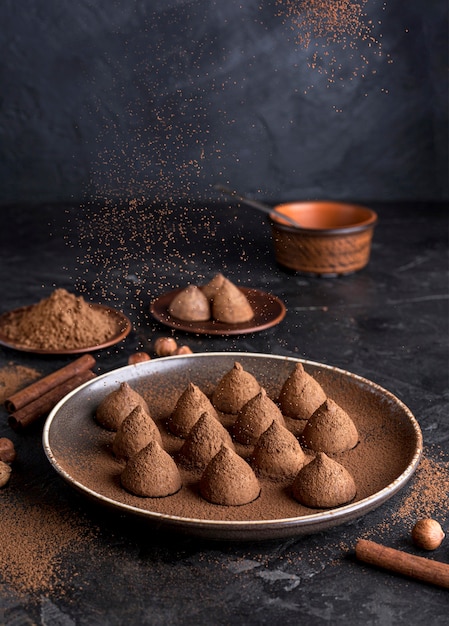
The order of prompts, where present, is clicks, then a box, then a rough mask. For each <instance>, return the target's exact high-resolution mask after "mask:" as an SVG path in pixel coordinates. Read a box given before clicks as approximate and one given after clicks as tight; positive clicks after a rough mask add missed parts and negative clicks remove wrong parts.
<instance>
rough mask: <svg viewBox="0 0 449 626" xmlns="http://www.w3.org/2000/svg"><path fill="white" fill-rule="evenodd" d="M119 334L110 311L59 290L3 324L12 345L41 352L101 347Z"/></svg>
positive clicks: (16, 313)
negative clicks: (99, 345) (100, 345)
mask: <svg viewBox="0 0 449 626" xmlns="http://www.w3.org/2000/svg"><path fill="white" fill-rule="evenodd" d="M118 330H119V329H118V328H117V321H116V319H115V318H114V317H113V316H111V315H110V314H109V312H108V310H107V309H99V308H96V307H93V306H92V305H91V304H88V303H87V302H86V301H85V300H84V298H83V297H82V296H75V295H74V294H71V293H69V292H68V291H66V290H65V289H56V290H55V291H54V292H53V293H52V294H51V295H50V296H49V297H48V298H45V299H43V300H41V301H40V302H38V303H37V304H34V305H32V306H30V307H24V308H23V309H18V310H17V311H13V312H11V313H9V314H5V315H4V316H3V321H2V332H3V334H4V335H5V336H6V337H7V338H8V339H9V340H10V341H12V342H14V343H16V344H18V345H20V346H24V347H27V348H31V349H33V348H34V349H39V350H57V349H63V350H71V349H77V348H84V347H89V346H94V345H98V344H102V343H104V342H105V341H107V340H108V339H110V338H111V337H113V336H114V335H115V334H116V333H117V332H118Z"/></svg>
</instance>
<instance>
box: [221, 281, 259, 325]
mask: <svg viewBox="0 0 449 626" xmlns="http://www.w3.org/2000/svg"><path fill="white" fill-rule="evenodd" d="M212 317H213V318H214V319H215V320H217V321H218V322H225V323H227V324H239V323H241V322H249V320H251V319H253V317H254V311H253V308H252V306H251V305H250V303H249V301H248V298H247V297H246V296H245V294H244V293H243V291H241V290H240V289H239V288H238V287H237V286H236V285H234V284H233V283H231V281H230V280H228V279H227V278H225V279H224V280H223V283H222V285H221V287H220V289H218V291H217V293H216V294H215V296H214V299H213V302H212Z"/></svg>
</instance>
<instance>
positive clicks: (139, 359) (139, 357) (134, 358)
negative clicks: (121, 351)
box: [128, 352, 151, 365]
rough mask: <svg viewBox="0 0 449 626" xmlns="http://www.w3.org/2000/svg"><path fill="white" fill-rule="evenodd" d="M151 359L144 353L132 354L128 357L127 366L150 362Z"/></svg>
mask: <svg viewBox="0 0 449 626" xmlns="http://www.w3.org/2000/svg"><path fill="white" fill-rule="evenodd" d="M150 360H151V357H150V355H149V354H147V353H146V352H134V354H130V355H129V357H128V365H135V364H136V363H143V362H144V361H150Z"/></svg>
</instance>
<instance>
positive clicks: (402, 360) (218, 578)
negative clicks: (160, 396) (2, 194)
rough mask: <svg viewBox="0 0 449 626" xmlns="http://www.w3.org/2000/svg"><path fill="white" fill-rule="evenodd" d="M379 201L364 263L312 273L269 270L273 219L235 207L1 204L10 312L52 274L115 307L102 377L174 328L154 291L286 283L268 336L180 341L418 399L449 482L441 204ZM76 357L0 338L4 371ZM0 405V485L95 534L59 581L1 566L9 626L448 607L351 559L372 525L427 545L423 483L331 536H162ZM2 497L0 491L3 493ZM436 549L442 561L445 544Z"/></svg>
mask: <svg viewBox="0 0 449 626" xmlns="http://www.w3.org/2000/svg"><path fill="white" fill-rule="evenodd" d="M374 208H377V210H378V213H379V225H378V227H377V229H376V232H375V236H374V241H373V249H372V257H371V261H370V264H369V265H368V267H367V268H365V269H364V270H363V271H361V272H359V273H356V274H353V275H351V276H347V277H341V278H335V279H320V278H313V277H306V276H300V275H295V274H289V273H287V272H284V271H283V270H282V269H280V268H279V267H277V266H276V264H275V262H274V258H273V254H272V249H271V241H270V233H269V228H268V225H267V223H266V222H265V219H264V217H263V216H260V215H259V213H257V212H255V211H253V210H251V209H246V208H243V207H242V208H240V209H238V208H237V207H235V206H229V205H211V206H209V207H207V208H201V207H194V206H187V207H178V208H177V209H176V210H173V209H170V210H167V209H164V210H163V209H162V208H160V207H145V206H141V207H139V208H136V207H134V208H127V209H126V210H125V209H120V210H119V209H115V208H114V207H112V206H110V207H94V206H91V207H89V209H85V210H83V209H80V208H78V207H62V206H61V207H59V206H49V205H45V206H35V207H32V208H25V207H20V206H15V207H10V208H7V209H4V210H3V213H2V216H3V228H2V229H1V231H0V257H1V264H0V284H1V302H0V313H1V312H5V311H8V310H11V309H14V308H17V307H19V306H22V305H26V304H33V303H35V302H37V301H38V300H40V299H41V298H43V297H46V296H48V295H49V294H50V293H51V292H52V291H53V289H54V288H55V287H65V288H67V289H69V290H70V291H72V292H73V291H77V292H80V293H82V294H84V295H85V297H86V298H92V299H93V300H97V301H100V302H106V301H110V302H112V303H113V304H114V306H116V307H118V308H120V309H122V310H123V311H124V312H125V313H127V314H128V315H129V316H130V318H131V319H132V321H133V324H134V328H135V330H134V331H133V332H132V334H131V335H130V336H129V337H128V338H127V339H126V340H125V341H124V342H122V343H121V344H119V345H118V346H116V347H114V348H111V349H107V350H104V351H102V352H100V353H98V354H95V355H94V356H95V357H96V358H97V366H98V368H97V369H98V372H100V373H101V372H107V371H111V370H113V369H114V368H116V367H119V366H122V365H125V364H126V362H127V358H128V356H129V354H131V353H132V352H133V351H134V350H135V349H136V348H138V347H143V348H144V349H147V350H150V351H151V347H152V344H153V342H154V340H155V339H156V338H157V337H158V336H165V335H167V334H171V331H170V330H169V329H166V328H164V327H163V326H161V325H159V324H158V323H156V322H155V321H154V320H152V319H151V318H150V317H149V315H148V314H147V311H148V305H149V303H150V301H151V300H152V299H153V298H154V297H155V296H157V295H159V294H160V293H162V292H164V291H166V290H167V289H170V288H176V287H178V286H183V285H185V284H186V283H187V282H188V281H189V280H192V281H195V280H197V279H198V278H199V277H201V278H202V277H210V276H212V275H213V274H214V273H215V272H217V271H223V272H224V273H225V274H227V275H228V276H229V278H231V280H235V281H239V282H240V283H241V284H243V285H247V286H253V287H258V288H261V289H264V290H266V291H269V292H271V293H274V294H276V295H277V296H278V297H280V298H281V299H282V300H283V301H284V302H285V304H286V307H287V315H286V318H285V319H284V320H283V321H282V323H281V324H279V325H278V326H276V327H274V328H272V329H269V330H267V331H263V332H261V333H254V334H250V335H244V336H240V337H233V338H223V337H203V336H190V335H187V334H184V333H175V337H176V339H177V340H178V342H179V343H187V344H188V345H190V347H191V348H192V350H193V351H194V352H201V351H205V352H210V351H231V350H237V351H243V352H264V353H272V354H282V355H288V356H298V357H304V358H307V359H309V360H314V361H319V362H322V363H327V364H331V365H335V366H338V367H341V368H343V369H346V370H348V371H351V372H353V373H356V374H359V375H361V376H364V377H367V378H369V379H370V380H372V381H374V382H376V383H378V384H380V385H381V386H383V387H385V388H386V389H388V390H389V391H391V392H392V393H394V394H395V395H396V396H397V397H399V398H400V399H401V400H402V401H403V402H404V403H405V404H406V405H407V406H408V407H409V408H410V409H411V410H412V412H413V413H414V415H415V416H416V418H417V419H418V421H419V423H420V425H421V428H422V431H423V436H424V443H425V448H424V458H425V459H427V460H428V461H429V462H432V463H436V464H439V466H440V467H441V472H443V475H444V474H445V475H446V477H447V475H448V471H449V470H448V463H449V421H448V404H449V396H448V390H449V386H448V336H449V333H448V257H447V244H448V241H447V238H448V218H447V207H446V206H442V205H408V204H405V205H385V204H384V205H377V206H376V207H374ZM162 216H163V217H164V219H160V218H161V217H162ZM136 225H137V226H138V228H139V233H138V235H136ZM133 233H134V237H133V239H131V235H132V234H133ZM212 234H213V237H211V235H212ZM123 242H125V244H126V245H121V244H123ZM106 260H109V262H110V266H107V263H106ZM70 360H71V358H69V357H42V356H39V355H33V354H26V353H21V352H16V351H13V350H10V349H6V348H1V349H0V366H1V367H3V366H5V365H7V364H10V363H14V364H21V365H28V366H31V367H34V368H36V369H37V370H39V371H40V372H41V373H49V372H51V371H53V370H54V369H56V368H58V367H60V366H62V365H64V364H65V363H67V362H69V361H70ZM0 410H1V413H2V419H1V422H0V436H7V437H11V438H12V439H13V440H14V442H15V444H16V447H17V451H18V462H17V464H16V466H15V470H14V474H13V479H11V482H10V483H9V485H8V486H7V487H6V488H5V489H7V490H8V494H9V496H10V497H13V498H14V499H16V500H17V504H18V505H24V504H27V503H28V505H29V504H30V503H39V504H40V505H41V506H48V507H50V509H54V510H55V511H60V512H62V513H63V514H64V515H67V516H68V518H69V519H71V520H73V523H76V524H79V525H80V527H83V528H90V529H92V531H93V532H94V536H95V540H94V541H88V542H86V544H85V545H84V546H82V547H81V548H80V547H79V546H77V548H76V549H73V550H71V549H70V548H69V549H68V550H65V551H64V554H63V555H61V562H60V563H59V565H58V568H57V571H58V576H59V583H60V585H61V587H60V588H59V589H58V590H53V591H52V590H50V591H48V590H47V591H45V590H43V591H42V592H38V593H30V594H28V595H25V596H23V595H17V594H16V593H15V592H14V590H13V589H11V587H10V586H9V585H8V584H4V583H3V581H2V573H1V572H0V622H2V623H4V624H5V625H6V626H13V625H16V624H31V623H33V624H42V625H44V624H45V625H46V626H49V625H53V624H60V625H63V626H69V625H72V624H77V625H83V624H86V625H89V626H92V625H96V624H111V625H115V624H117V625H119V624H120V625H121V624H175V625H176V624H192V625H193V624H195V625H196V626H201V625H209V624H223V625H224V624H231V623H242V624H248V625H250V624H281V623H282V624H298V623H307V624H317V625H318V624H323V623H329V624H360V623H367V624H373V625H374V624H378V625H379V626H380V625H382V626H383V625H384V624H395V625H396V624H398V625H399V624H404V625H410V624H422V623H423V622H425V623H428V624H429V625H430V624H432V625H433V624H442V623H444V621H445V620H446V619H447V610H448V606H449V600H448V595H447V594H448V592H447V591H445V590H442V589H439V588H437V587H432V586H430V585H426V584H424V583H419V582H416V581H413V580H409V579H406V578H403V577H400V576H397V575H393V574H390V573H387V572H385V571H380V570H378V569H376V568H373V567H369V566H367V565H362V564H360V563H358V562H356V561H355V558H354V552H353V551H354V546H355V543H356V541H357V539H358V538H360V537H362V536H368V537H370V538H372V539H374V540H379V541H381V542H383V543H384V544H386V545H390V546H392V547H397V548H401V549H404V550H407V551H409V552H413V553H418V554H421V555H422V553H421V552H420V551H419V550H417V549H416V548H414V547H413V546H412V545H411V541H410V530H411V526H410V523H411V522H410V519H409V518H405V519H402V518H401V517H400V516H398V515H397V514H398V511H399V510H400V509H401V506H402V505H403V503H404V501H405V500H406V499H407V498H408V497H409V496H410V494H411V493H412V492H413V490H416V489H417V488H418V487H417V486H416V484H415V481H414V480H412V481H411V483H409V484H408V485H407V486H406V487H405V488H404V489H403V490H401V491H400V492H399V493H398V494H397V495H396V496H394V497H393V498H392V499H391V500H389V501H388V502H387V503H385V504H384V505H382V506H381V507H380V508H378V509H377V510H375V511H373V512H371V513H369V514H367V515H365V516H364V517H362V518H360V519H359V520H357V521H355V522H353V523H351V524H347V525H343V526H340V527H337V528H334V529H332V530H330V531H327V532H322V533H318V534H315V535H311V536H308V537H304V538H300V539H290V540H282V541H273V542H267V543H239V544H232V543H222V542H216V543H215V542H209V541H204V540H200V539H196V538H193V537H188V536H183V535H168V534H166V533H165V532H164V531H162V530H161V529H158V528H154V527H149V526H148V525H146V524H145V523H144V522H143V521H142V520H136V519H134V518H132V517H128V516H126V515H118V514H115V513H114V514H112V513H111V512H110V511H107V510H105V509H103V508H102V507H100V506H99V505H98V504H95V503H91V502H89V501H88V500H86V499H85V498H84V496H82V495H81V494H78V493H76V492H75V491H74V490H72V489H71V488H70V487H69V486H67V485H66V484H65V483H64V482H63V481H62V479H60V478H59V476H57V475H56V473H55V472H54V471H53V469H52V468H51V466H50V465H49V463H48V461H47V460H46V458H45V456H44V453H43V449H42V446H41V432H42V422H40V423H38V424H36V425H34V426H33V427H31V428H30V429H29V430H27V431H24V432H23V433H17V432H15V431H12V430H11V429H10V428H9V426H8V425H7V421H6V418H7V414H6V411H5V410H4V409H0ZM5 493H6V492H5V491H0V502H1V499H2V495H4V494H5ZM418 496H419V493H418ZM418 499H419V498H418ZM422 499H423V501H424V500H425V494H424V493H423V494H422ZM442 501H443V502H444V499H443V500H442ZM446 502H447V500H446ZM417 511H420V505H419V502H418V503H417ZM431 514H434V515H435V517H437V519H439V521H440V522H441V523H442V524H443V526H444V527H445V529H446V531H448V523H449V519H448V512H447V510H440V509H439V508H438V505H437V503H436V504H435V511H432V512H431ZM412 518H413V515H412ZM428 556H430V558H435V559H438V560H441V561H445V562H448V561H449V553H448V548H447V541H446V543H443V545H442V546H441V548H440V549H439V550H438V551H436V552H435V553H431V554H429V555H428Z"/></svg>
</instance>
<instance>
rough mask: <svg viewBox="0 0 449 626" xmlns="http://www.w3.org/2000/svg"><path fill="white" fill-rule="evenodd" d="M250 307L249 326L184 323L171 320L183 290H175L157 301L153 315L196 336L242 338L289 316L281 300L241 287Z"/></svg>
mask: <svg viewBox="0 0 449 626" xmlns="http://www.w3.org/2000/svg"><path fill="white" fill-rule="evenodd" d="M239 289H240V291H241V292H242V293H243V294H244V295H245V296H246V297H247V299H248V301H249V303H250V304H251V306H252V308H253V311H254V317H253V318H252V319H251V320H249V322H243V323H240V324H225V323H224V322H217V321H215V320H209V321H205V322H186V321H185V320H180V319H177V318H176V317H172V316H171V315H170V313H169V312H168V307H169V306H170V304H171V302H172V300H173V298H174V297H175V296H176V295H177V294H178V293H180V292H181V291H183V290H184V289H175V290H174V291H170V292H168V293H165V294H163V295H162V296H160V297H159V298H156V300H154V301H153V302H152V303H151V305H150V312H151V314H152V315H153V317H155V318H156V319H157V320H158V321H159V322H161V323H162V324H165V325H166V326H170V327H171V328H176V329H177V330H183V331H185V332H188V333H195V334H197V335H243V334H245V333H256V332H259V331H261V330H265V329H266V328H271V327H272V326H275V325H276V324H279V322H281V321H282V320H283V319H284V317H285V314H286V309H285V305H284V303H283V302H281V300H279V298H277V297H276V296H273V295H272V294H271V293H265V292H264V291H259V290H258V289H249V288H246V287H239Z"/></svg>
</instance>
